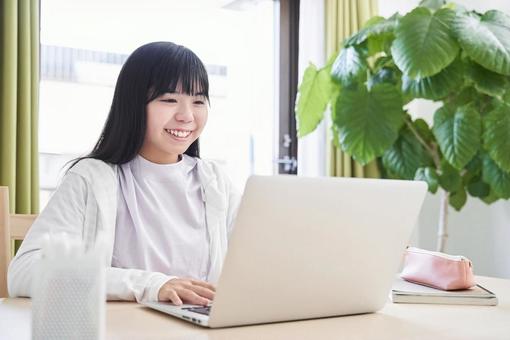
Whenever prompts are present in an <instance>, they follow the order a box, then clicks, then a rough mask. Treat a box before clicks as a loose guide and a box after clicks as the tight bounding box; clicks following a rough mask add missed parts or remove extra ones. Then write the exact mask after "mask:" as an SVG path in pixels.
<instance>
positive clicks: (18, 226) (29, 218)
mask: <svg viewBox="0 0 510 340" xmlns="http://www.w3.org/2000/svg"><path fill="white" fill-rule="evenodd" d="M36 217H37V215H33V214H10V213H9V188H8V187H2V186H0V298H2V297H7V296H8V294H7V268H8V266H9V262H10V261H11V259H12V256H13V253H14V249H13V245H14V242H13V241H14V240H23V238H24V237H25V235H26V234H27V231H28V229H29V228H30V226H31V225H32V223H33V222H34V220H35V218H36Z"/></svg>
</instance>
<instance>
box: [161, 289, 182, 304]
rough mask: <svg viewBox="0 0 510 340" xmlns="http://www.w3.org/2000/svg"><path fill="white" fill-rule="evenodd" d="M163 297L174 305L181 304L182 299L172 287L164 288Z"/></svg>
mask: <svg viewBox="0 0 510 340" xmlns="http://www.w3.org/2000/svg"><path fill="white" fill-rule="evenodd" d="M164 297H165V298H166V299H167V300H170V301H171V302H172V303H173V304H174V305H176V306H180V305H182V300H181V298H180V297H179V295H178V294H177V292H176V291H175V290H174V289H168V290H166V291H165V292H164Z"/></svg>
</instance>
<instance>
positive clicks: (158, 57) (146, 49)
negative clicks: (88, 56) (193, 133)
mask: <svg viewBox="0 0 510 340" xmlns="http://www.w3.org/2000/svg"><path fill="white" fill-rule="evenodd" d="M178 85H179V86H180V91H181V92H182V93H186V94H188V95H193V96H194V95H203V96H204V97H205V98H207V101H208V102H209V81H208V78H207V71H206V69H205V67H204V64H203V63H202V61H200V59H199V58H198V57H197V56H196V55H195V53H193V52H192V51H191V50H189V49H187V48H186V47H184V46H180V45H177V44H174V43H171V42H166V41H160V42H152V43H149V44H146V45H143V46H141V47H139V48H137V49H136V50H135V51H134V52H133V53H132V54H131V55H130V56H129V57H128V59H127V60H126V62H125V63H124V65H123V66H122V69H121V71H120V74H119V77H118V78H117V84H116V85H115V93H114V95H113V100H112V106H111V108H110V112H109V114H108V118H107V119H106V122H105V125H104V127H103V131H102V132H101V135H100V137H99V140H98V141H97V142H96V144H95V146H94V148H93V149H92V151H91V152H90V153H89V154H88V155H86V156H84V157H80V158H77V159H75V160H74V162H73V164H72V165H71V167H73V166H74V165H75V164H76V163H78V162H79V161H80V160H82V159H84V158H95V159H99V160H102V161H104V162H107V163H112V164H124V163H127V162H129V161H130V160H132V159H133V158H134V157H135V156H136V155H137V154H138V152H139V151H140V148H141V147H142V145H143V141H144V137H145V130H146V126H147V111H146V106H147V104H148V103H149V102H151V101H153V100H154V99H156V98H158V97H159V96H161V95H162V94H164V93H167V92H175V91H176V87H177V86H178ZM184 153H185V154H187V155H189V156H192V157H198V158H199V157H200V148H199V140H198V139H197V140H196V141H194V142H193V143H192V144H191V145H190V146H189V148H188V149H187V150H186V151H185V152H184Z"/></svg>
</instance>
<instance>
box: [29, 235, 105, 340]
mask: <svg viewBox="0 0 510 340" xmlns="http://www.w3.org/2000/svg"><path fill="white" fill-rule="evenodd" d="M59 242H60V243H59ZM45 247H46V249H43V251H42V252H41V253H42V258H41V259H39V260H38V261H37V262H36V263H34V268H35V273H34V274H35V275H34V276H33V277H34V282H33V291H32V338H33V339H103V338H104V324H105V304H106V293H105V284H106V282H105V280H106V278H105V268H104V264H103V263H102V257H101V256H100V255H101V254H100V253H99V252H97V251H87V252H85V251H84V250H83V247H82V246H81V245H79V243H76V242H72V241H69V240H67V241H66V239H65V238H63V239H60V240H58V241H56V242H55V241H50V242H47V244H46V245H45Z"/></svg>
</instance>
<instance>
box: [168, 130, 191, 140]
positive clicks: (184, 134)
mask: <svg viewBox="0 0 510 340" xmlns="http://www.w3.org/2000/svg"><path fill="white" fill-rule="evenodd" d="M165 131H166V132H168V133H170V134H171V135H174V136H176V137H179V138H186V137H188V136H189V135H190V134H191V131H182V130H169V129H165Z"/></svg>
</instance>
